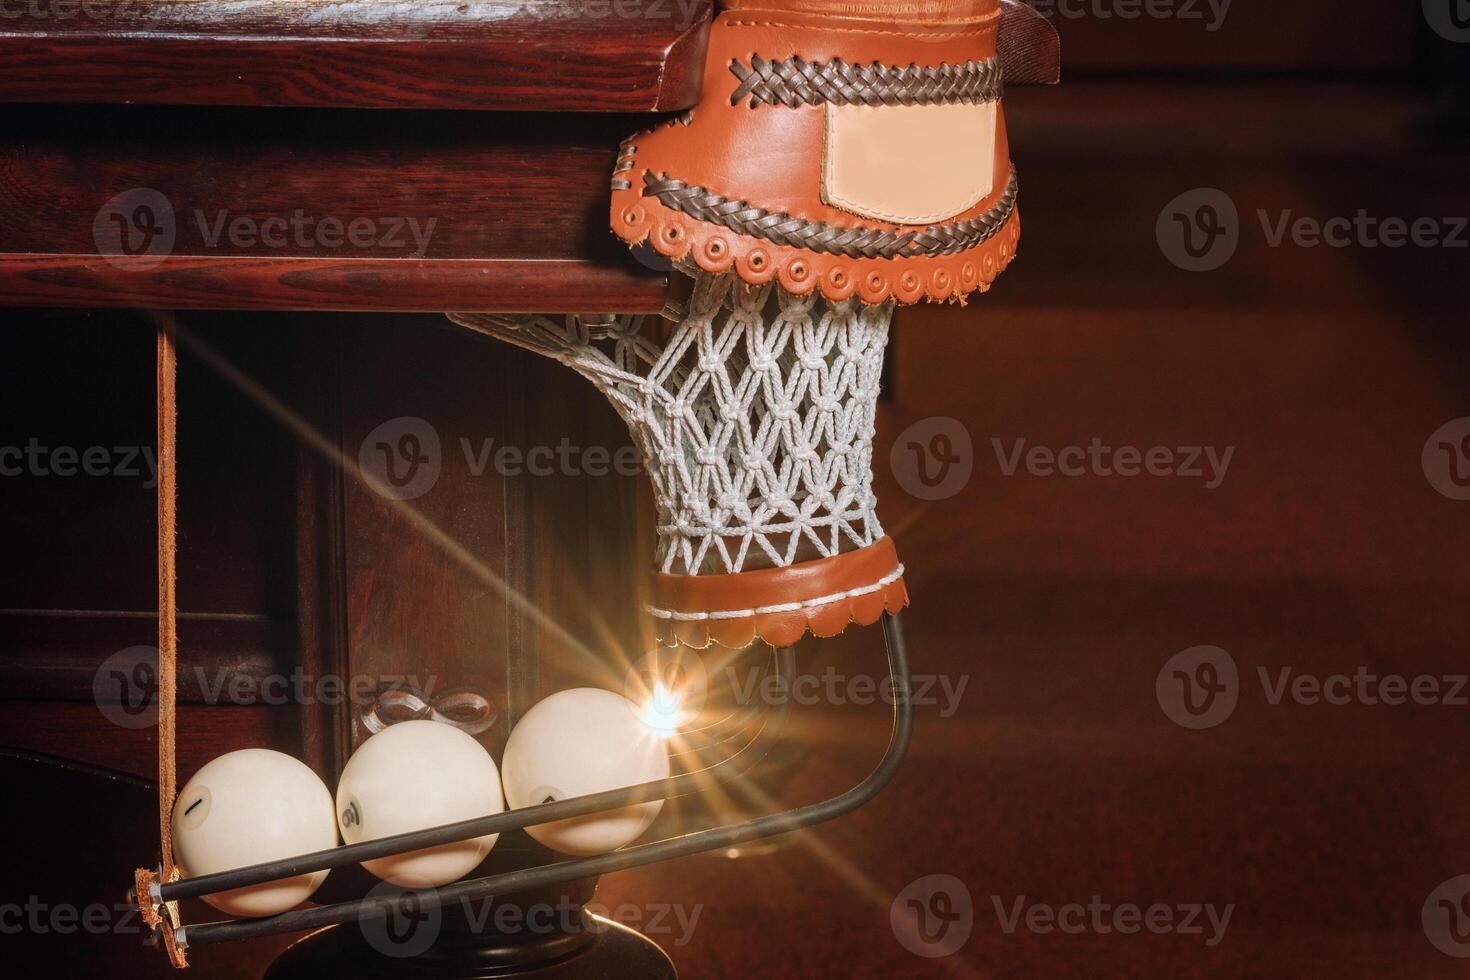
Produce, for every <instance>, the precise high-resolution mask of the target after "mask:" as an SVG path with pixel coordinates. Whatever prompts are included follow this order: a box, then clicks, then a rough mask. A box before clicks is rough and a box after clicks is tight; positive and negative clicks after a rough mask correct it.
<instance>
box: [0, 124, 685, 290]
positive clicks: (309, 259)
mask: <svg viewBox="0 0 1470 980" xmlns="http://www.w3.org/2000/svg"><path fill="white" fill-rule="evenodd" d="M0 120H3V122H4V126H3V127H0V187H3V188H4V190H3V191H0V304H5V305H28V306H52V305H55V306H92V307H155V308H173V309H317V310H417V311H429V310H434V311H442V310H456V309H458V310H467V309H477V310H501V311H515V312H533V311H547V312H553V311H554V312H565V311H578V310H585V311H601V310H607V311H657V310H659V309H661V308H662V306H663V301H664V296H665V293H666V285H667V283H666V277H665V275H664V273H663V272H662V271H660V270H659V269H657V268H651V267H647V266H645V265H642V264H640V263H639V262H638V261H636V260H635V259H634V258H633V257H631V256H630V255H629V253H628V250H627V248H626V247H624V246H623V245H622V244H621V243H620V242H618V241H616V240H615V239H614V238H613V236H612V234H611V232H609V231H608V227H607V222H608V218H607V208H608V200H607V198H608V181H609V179H610V177H611V174H612V169H613V165H614V161H615V158H616V155H617V147H618V143H619V141H620V140H621V139H622V138H623V136H625V135H627V134H629V133H632V132H635V131H636V130H637V129H638V128H639V127H640V126H643V125H647V119H646V117H639V116H631V117H630V116H621V115H608V114H598V115H593V114H568V115H559V116H553V115H551V114H531V113H498V114H493V115H490V114H484V115H482V114H478V113H475V114H463V113H440V112H386V111H385V112H371V113H365V112H357V111H340V112H324V111H321V110H291V109H233V110H230V111H229V112H223V113H222V112H220V111H218V110H213V109H207V108H193V107H129V106H87V107H82V106H78V107H74V108H72V109H69V110H68V111H66V112H65V113H58V112H56V111H54V110H53V109H51V108H49V107H40V106H10V107H6V108H4V109H0Z"/></svg>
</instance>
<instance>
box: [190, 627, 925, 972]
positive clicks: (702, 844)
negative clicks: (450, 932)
mask: <svg viewBox="0 0 1470 980" xmlns="http://www.w3.org/2000/svg"><path fill="white" fill-rule="evenodd" d="M883 634H884V638H885V639H886V641H887V644H888V662H889V674H890V677H891V679H892V681H893V692H894V713H893V733H892V735H891V736H890V737H889V742H888V751H887V752H886V753H885V754H884V756H883V759H882V761H880V762H879V763H878V765H877V767H876V768H875V769H874V770H873V771H872V772H871V773H870V774H869V775H868V777H867V778H866V779H864V780H863V781H862V782H861V783H859V784H858V785H857V786H855V787H853V788H852V789H850V790H848V791H847V792H846V793H843V794H842V795H841V796H835V797H833V798H832V799H829V800H826V801H824V802H821V803H815V804H812V805H810V806H805V807H800V808H798V809H795V810H787V811H785V812H783V813H775V814H770V815H768V816H764V817H758V818H756V819H754V820H749V821H746V822H744V823H740V824H733V825H731V826H728V827H716V828H713V829H711V830H702V831H697V832H695V833H692V834H687V835H685V836H683V837H676V838H673V839H671V840H665V841H658V842H656V843H652V844H641V845H638V846H636V847H630V848H627V849H625V850H621V851H614V852H612V853H611V854H604V855H601V856H598V857H592V858H582V859H579V860H576V861H562V862H558V863H556V864H549V865H544V866H542V867H538V868H528V869H525V870H522V871H513V872H509V873H506V874H500V875H493V876H491V877H489V878H480V879H476V880H473V881H461V882H456V883H455V884H452V885H446V886H444V887H443V888H430V889H424V890H420V891H404V892H403V893H402V894H399V895H394V896H383V897H380V898H374V899H365V900H362V901H357V902H343V903H340V904H337V905H324V906H320V907H318V908H312V909H301V910H299V911H295V912H286V913H284V914H282V915H278V916H274V917H272V918H269V919H247V920H242V921H236V922H215V923H210V924H207V925H198V926H188V927H187V928H185V929H181V930H179V931H178V933H177V934H176V940H177V942H178V943H179V945H180V946H205V945H211V944H214V943H221V942H228V941H231V940H238V939H253V938H256V937H259V936H270V935H277V934H279V933H285V932H300V931H304V930H307V929H316V928H320V927H322V926H329V925H338V924H341V923H345V922H351V921H353V920H361V919H363V918H367V917H378V916H386V915H387V914H389V913H390V912H394V911H399V910H408V909H410V908H412V909H417V910H428V909H434V908H440V907H443V906H444V905H446V904H449V903H452V902H456V901H464V900H474V899H481V898H485V897H487V896H495V895H507V894H513V893H516V892H521V891H528V890H531V889H535V888H541V887H543V886H546V885H554V884H559V883H562V882H566V881H572V880H574V879H577V878H584V877H590V876H593V875H603V874H609V873H611V872H614V871H623V870H626V869H628V868H636V867H641V866H643V865H646V864H654V863H657V862H660V861H668V860H672V859H674V858H680V857H686V856H688V855H691V854H698V853H700V852H703V851H712V850H718V849H720V848H724V847H731V846H733V845H735V844H740V843H744V842H746V841H751V840H756V839H759V838H762V837H775V836H778V835H780V834H785V833H790V832H791V831H793V830H800V829H802V828H804V827H811V826H813V825H815V824H819V823H825V822H826V821H828V820H833V819H835V818H837V817H841V816H843V815H845V814H847V813H850V812H852V811H853V810H856V809H857V808H858V807H860V806H863V805H864V804H866V803H868V802H869V801H870V800H872V799H873V798H874V797H875V796H877V795H878V794H879V793H880V792H882V790H883V788H884V787H886V786H887V785H888V784H889V783H890V782H891V781H892V780H893V777H894V775H895V774H896V773H897V772H898V769H899V766H900V765H902V763H903V759H904V756H905V755H906V754H907V753H908V747H909V742H910V740H911V738H912V736H913V705H912V703H911V698H910V689H909V688H910V681H909V663H908V651H907V648H906V647H905V645H904V640H903V630H902V628H901V626H900V624H899V621H898V618H897V617H896V616H885V617H884V620H883Z"/></svg>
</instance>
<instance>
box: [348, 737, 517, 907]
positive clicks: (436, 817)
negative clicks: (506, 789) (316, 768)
mask: <svg viewBox="0 0 1470 980" xmlns="http://www.w3.org/2000/svg"><path fill="white" fill-rule="evenodd" d="M504 809H505V797H504V795H503V794H502V793H501V790H500V771H499V770H498V769H496V768H495V760H494V759H492V758H490V753H489V752H486V751H485V748H484V746H482V745H481V744H480V743H479V742H477V741H475V739H474V737H473V736H471V735H468V734H466V733H465V732H463V731H461V730H459V729H458V728H455V727H454V726H452V725H446V724H443V723H442V722H437V721H405V722H400V723H399V724H397V725H392V726H390V727H388V728H385V729H383V730H382V731H381V732H379V733H378V734H376V735H374V736H373V737H372V738H370V739H368V740H367V741H366V742H364V743H363V744H362V747H361V748H359V749H358V750H357V751H356V752H354V753H353V754H352V758H351V759H348V760H347V766H346V767H345V768H344V769H343V770H342V779H341V781H340V782H338V783H337V822H338V824H339V825H340V826H341V828H342V839H343V840H344V841H346V842H347V843H349V844H356V843H358V842H359V841H365V840H376V839H378V838H379V837H391V836H393V835H394V834H406V833H409V832H411V831H415V830H428V829H429V828H431V827H438V826H441V825H443V824H450V823H458V822H459V821H461V820H472V819H474V818H475V817H488V816H490V815H491V814H495V813H500V812H502V811H503V810H504ZM499 836H500V835H499V834H488V835H486V836H484V837H477V838H474V839H473V840H467V841H460V842H458V843H455V844H444V845H441V846H439V847H428V848H424V849H423V850H419V851H411V852H409V853H408V854H402V855H397V856H395V857H385V858H377V859H375V860H372V861H364V862H363V863H362V866H363V867H364V868H367V869H368V870H369V871H371V872H372V873H373V874H375V875H377V876H378V877H379V878H382V879H383V880H384V881H390V882H392V883H393V884H395V885H401V886H403V887H406V888H423V887H425V886H429V885H433V886H437V885H447V884H449V882H451V881H455V880H457V879H459V878H463V877H464V876H465V875H466V874H468V873H469V872H470V871H471V870H472V869H473V868H474V867H475V865H477V864H479V863H480V862H481V861H483V860H485V855H487V854H489V853H490V848H492V847H494V846H495V839H496V838H497V837H499Z"/></svg>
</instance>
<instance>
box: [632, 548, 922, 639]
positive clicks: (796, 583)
mask: <svg viewBox="0 0 1470 980" xmlns="http://www.w3.org/2000/svg"><path fill="white" fill-rule="evenodd" d="M903 577H904V567H903V565H902V564H901V563H900V562H899V560H898V551H897V549H896V548H895V547H894V544H893V539H892V538H888V537H884V538H880V539H878V540H877V541H875V542H874V543H873V544H871V545H868V546H867V547H865V548H860V549H858V550H857V551H849V552H844V553H843V554H840V555H835V556H833V557H830V558H819V559H815V560H813V561H807V562H801V563H799V564H796V565H788V566H786V567H784V568H764V569H758V570H756V571H750V572H736V573H733V574H726V575H667V574H657V575H655V576H654V578H653V590H652V596H653V602H652V603H651V604H650V605H649V606H647V607H646V608H647V612H648V613H649V614H650V615H652V616H653V617H654V618H655V620H656V622H657V628H656V631H657V635H658V638H659V640H660V641H661V642H663V643H665V644H667V645H670V646H673V645H676V644H683V645H685V646H690V647H694V648H695V649H701V650H702V649H704V648H705V647H708V646H709V645H710V644H711V643H718V644H719V645H720V646H723V647H728V648H731V649H741V648H743V647H747V646H749V645H750V644H751V643H753V642H754V641H755V639H756V637H760V638H761V639H762V640H764V641H765V642H767V643H769V644H771V645H772V646H791V645H792V644H793V643H795V642H796V641H797V640H799V639H801V638H802V637H803V636H805V635H806V634H807V633H812V634H814V635H816V636H821V637H828V636H836V635H837V634H839V633H841V632H842V631H843V630H845V629H847V627H848V626H850V625H852V624H853V623H856V624H858V625H860V626H871V625H872V624H874V623H876V622H877V621H878V619H879V618H880V617H881V616H882V615H883V613H884V612H890V613H897V612H900V611H901V610H902V609H903V608H904V607H905V606H907V605H908V601H909V595H908V588H907V587H906V586H905V585H904V580H903Z"/></svg>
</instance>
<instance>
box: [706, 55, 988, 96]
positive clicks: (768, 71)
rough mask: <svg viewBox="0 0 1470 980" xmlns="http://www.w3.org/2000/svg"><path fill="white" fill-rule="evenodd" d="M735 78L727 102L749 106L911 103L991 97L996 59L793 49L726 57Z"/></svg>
mask: <svg viewBox="0 0 1470 980" xmlns="http://www.w3.org/2000/svg"><path fill="white" fill-rule="evenodd" d="M730 71H731V73H732V74H734V75H735V77H736V78H738V79H740V85H739V87H738V88H736V89H735V94H734V95H732V96H730V104H731V105H738V104H739V103H740V100H741V99H744V98H749V99H750V108H752V109H754V108H756V107H758V106H760V105H762V104H766V105H784V106H786V107H787V108H789V109H797V108H800V107H802V106H808V105H866V106H897V105H904V106H913V105H952V104H954V103H960V102H966V103H977V102H978V103H984V102H995V101H998V100H999V99H1000V97H1001V93H1002V89H1003V87H1004V86H1003V83H1002V81H1001V67H1000V61H999V59H997V58H991V59H989V60H988V61H970V62H966V63H965V64H963V65H940V66H939V67H937V68H932V67H931V68H920V67H919V66H918V65H909V66H908V67H907V68H899V67H895V66H892V65H885V64H882V63H880V62H877V61H875V62H873V63H872V64H869V65H849V64H848V63H847V62H845V61H843V60H842V59H841V58H835V59H833V60H832V61H825V62H809V61H806V60H804V59H803V58H801V57H800V56H799V55H798V56H795V57H791V58H787V59H786V60H785V61H767V60H766V59H764V58H761V57H759V56H752V57H751V59H750V64H749V65H746V64H743V63H742V62H740V61H738V60H737V61H732V62H730Z"/></svg>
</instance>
